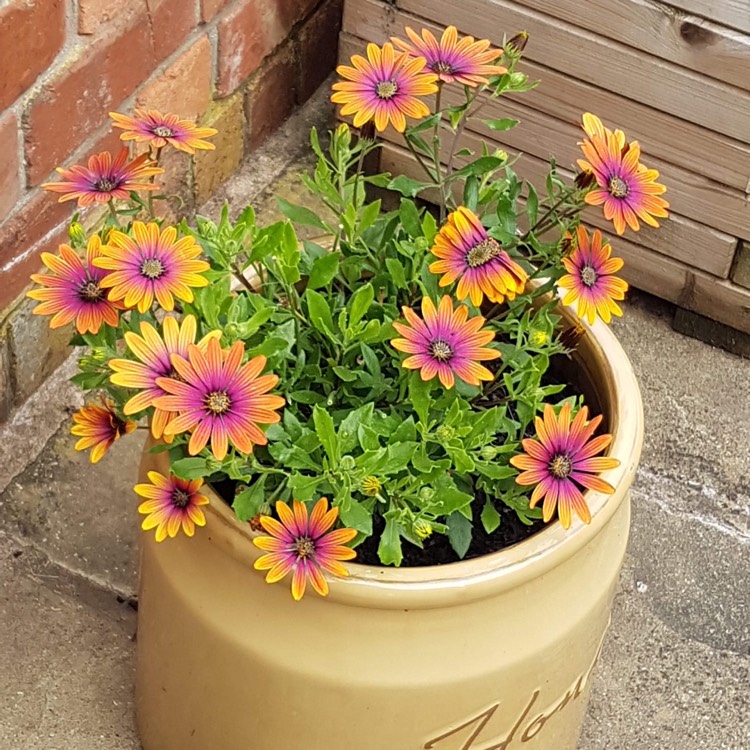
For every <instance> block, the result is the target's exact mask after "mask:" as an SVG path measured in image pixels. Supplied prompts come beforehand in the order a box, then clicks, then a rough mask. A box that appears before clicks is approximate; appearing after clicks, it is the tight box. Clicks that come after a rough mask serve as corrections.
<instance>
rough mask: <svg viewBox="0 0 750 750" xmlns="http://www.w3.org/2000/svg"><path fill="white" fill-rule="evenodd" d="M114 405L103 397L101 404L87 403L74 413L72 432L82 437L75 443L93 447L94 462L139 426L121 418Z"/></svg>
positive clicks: (81, 448) (82, 448)
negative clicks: (116, 441)
mask: <svg viewBox="0 0 750 750" xmlns="http://www.w3.org/2000/svg"><path fill="white" fill-rule="evenodd" d="M114 406H115V405H114V402H112V401H110V400H108V399H105V398H103V397H102V405H101V406H99V405H98V404H86V405H85V406H83V407H81V408H80V409H79V410H78V411H77V412H76V413H75V414H74V415H73V421H74V422H75V424H74V425H73V427H72V428H71V430H70V432H71V434H73V435H75V436H76V437H78V438H80V440H78V442H77V443H76V444H75V449H76V450H77V451H85V450H87V449H88V448H92V447H93V450H92V451H91V463H92V464H95V463H97V462H99V461H101V459H102V457H103V456H104V454H105V453H106V452H107V451H108V450H109V449H110V448H111V447H112V445H113V444H114V442H115V440H119V439H120V437H122V436H123V435H127V434H128V433H130V432H132V431H133V430H134V429H135V428H136V427H137V425H136V423H135V422H132V421H130V420H129V419H122V418H120V416H119V415H118V414H117V412H116V411H115V409H114Z"/></svg>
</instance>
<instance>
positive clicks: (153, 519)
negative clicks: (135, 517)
mask: <svg viewBox="0 0 750 750" xmlns="http://www.w3.org/2000/svg"><path fill="white" fill-rule="evenodd" d="M148 479H149V482H150V484H148V483H144V484H136V486H135V487H134V488H133V489H134V490H135V491H136V494H138V495H140V496H141V497H145V498H146V501H145V502H143V503H141V504H140V505H139V506H138V512H139V513H142V514H143V515H145V516H146V518H144V519H143V523H142V524H141V528H142V529H143V530H144V531H149V530H150V529H154V528H155V529H156V541H157V542H163V541H164V540H165V539H166V538H167V537H170V538H172V539H174V537H176V536H177V532H178V531H179V530H180V528H182V530H183V531H184V532H185V534H186V535H187V536H193V534H195V527H196V526H205V525H206V516H205V515H204V514H203V511H202V510H201V505H208V498H207V497H206V496H205V495H204V494H202V493H201V492H198V490H199V489H200V488H201V486H202V485H203V480H202V479H192V480H188V479H180V478H179V477H176V476H175V475H174V474H170V475H169V478H167V477H165V476H164V475H163V474H159V472H158V471H149V473H148Z"/></svg>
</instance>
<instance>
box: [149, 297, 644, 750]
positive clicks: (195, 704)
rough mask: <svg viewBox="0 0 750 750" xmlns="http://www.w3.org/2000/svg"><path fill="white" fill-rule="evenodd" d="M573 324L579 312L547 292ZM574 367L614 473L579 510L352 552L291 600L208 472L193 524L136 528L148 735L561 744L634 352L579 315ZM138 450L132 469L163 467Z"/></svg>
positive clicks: (631, 453) (596, 621)
mask: <svg viewBox="0 0 750 750" xmlns="http://www.w3.org/2000/svg"><path fill="white" fill-rule="evenodd" d="M560 311H561V313H562V314H563V315H564V317H565V318H566V321H567V324H568V325H574V324H575V323H577V319H576V318H575V317H574V315H573V314H572V312H571V311H569V310H567V309H564V308H563V307H562V306H561V308H560ZM583 328H584V331H585V332H584V335H583V338H582V340H581V342H580V344H579V347H578V351H577V353H576V358H575V361H574V367H575V378H576V381H577V382H578V383H579V384H580V385H581V387H582V389H583V390H584V392H585V393H586V396H587V401H588V403H589V404H590V406H591V408H592V411H593V412H594V413H596V412H597V411H602V412H603V413H604V414H605V415H607V420H608V429H609V431H610V432H612V433H613V436H614V439H613V442H612V445H611V448H610V452H609V455H612V456H614V457H616V458H618V459H619V460H620V466H619V467H618V468H617V469H613V470H611V471H608V472H605V473H604V474H603V475H602V476H603V477H604V478H605V479H606V480H607V481H609V482H610V483H611V484H613V485H614V486H615V487H616V488H617V491H616V493H615V494H614V495H611V496H605V495H601V494H598V493H595V492H590V491H589V492H587V493H586V497H587V501H588V503H589V506H590V508H591V512H592V522H591V524H590V525H589V526H585V525H583V524H582V523H580V522H579V521H578V520H577V519H576V520H574V522H573V527H572V528H571V529H570V530H569V531H567V532H566V531H565V530H563V528H562V527H561V526H560V524H559V522H554V523H552V524H550V525H549V526H548V527H547V528H546V529H544V530H543V531H541V532H540V533H538V534H536V535H535V536H533V537H531V538H529V539H527V540H526V541H523V542H521V543H520V544H517V545H515V546H513V547H510V548H508V549H505V550H503V551H501V552H496V553H494V554H490V555H486V556H484V557H481V558H477V559H473V560H468V561H463V562H456V563H452V564H449V565H443V566H435V567H424V568H410V569H403V570H400V569H397V568H380V567H366V566H362V565H357V564H352V565H350V566H349V568H350V570H351V577H350V578H347V579H341V580H331V581H330V596H329V597H327V598H325V599H324V598H320V597H318V596H316V595H315V594H314V593H312V592H310V593H309V595H308V596H306V597H305V598H304V599H303V600H302V601H301V602H294V601H293V600H292V597H291V595H290V593H289V587H288V586H287V585H285V584H284V583H281V584H276V585H272V586H270V585H267V584H266V583H265V581H264V578H263V575H262V574H261V573H259V572H257V571H255V570H253V567H252V565H253V562H254V560H255V559H257V557H258V555H259V554H260V551H259V550H258V549H257V548H256V547H255V546H254V545H253V544H252V542H251V539H252V532H251V530H250V526H249V524H240V523H239V522H238V521H237V520H236V518H235V517H234V514H233V512H232V511H231V509H229V508H228V507H227V506H226V505H225V503H224V502H222V501H221V500H220V499H219V498H218V497H217V496H216V495H214V494H212V493H211V491H210V490H209V491H208V492H209V495H210V497H211V503H210V505H209V506H207V513H206V515H207V525H206V527H205V528H203V529H197V531H196V535H195V537H194V538H192V539H188V538H185V537H184V536H179V537H178V538H176V539H168V540H166V541H164V542H162V543H156V542H155V541H154V539H153V535H151V534H149V535H144V545H143V552H142V562H141V588H140V606H139V614H138V663H137V679H136V706H137V720H138V726H139V730H140V734H141V738H142V742H143V746H144V748H145V750H430V749H432V748H434V750H514V749H515V748H519V749H520V748H523V749H524V750H574V748H575V747H576V743H577V740H578V735H579V731H580V727H581V723H582V721H583V716H584V713H585V710H586V704H587V701H588V693H589V689H590V684H591V673H592V670H593V669H594V666H595V664H596V661H597V657H598V654H599V652H600V650H601V647H602V642H603V639H604V637H605V632H606V630H607V626H608V624H609V621H610V610H611V605H612V597H613V593H614V590H615V585H616V583H617V579H618V574H619V572H620V568H621V566H622V562H623V557H624V554H625V547H626V543H627V539H628V529H629V521H630V503H629V496H628V491H629V488H630V485H631V483H632V480H633V477H634V475H635V471H636V467H637V464H638V459H639V455H640V451H641V445H642V441H643V416H642V405H641V398H640V394H639V390H638V385H637V383H636V380H635V377H634V375H633V371H632V368H631V366H630V363H629V362H628V359H627V357H626V356H625V353H624V352H623V350H622V348H621V347H620V345H619V343H618V342H617V339H616V338H615V336H614V335H613V334H612V332H611V331H610V330H609V329H608V328H607V327H606V326H605V325H604V324H602V323H600V322H597V323H596V324H594V325H593V326H586V325H584V326H583ZM166 462H167V458H166V454H165V453H156V454H149V453H144V456H143V462H142V466H141V473H142V474H144V475H145V472H146V471H147V470H150V469H156V470H160V471H162V472H165V471H167V470H168V468H167V466H166Z"/></svg>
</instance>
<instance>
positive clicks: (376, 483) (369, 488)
mask: <svg viewBox="0 0 750 750" xmlns="http://www.w3.org/2000/svg"><path fill="white" fill-rule="evenodd" d="M382 488H383V483H382V482H381V481H380V480H379V479H378V478H377V477H365V478H364V479H363V480H362V492H364V493H365V495H367V496H368V497H375V496H376V495H378V494H380V490H381V489H382Z"/></svg>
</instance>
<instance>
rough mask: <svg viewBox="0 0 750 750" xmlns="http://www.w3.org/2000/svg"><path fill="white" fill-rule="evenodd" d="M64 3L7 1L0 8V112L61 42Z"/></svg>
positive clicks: (53, 0)
mask: <svg viewBox="0 0 750 750" xmlns="http://www.w3.org/2000/svg"><path fill="white" fill-rule="evenodd" d="M65 6H66V2H65V0H25V1H24V0H11V2H10V4H8V5H6V6H5V7H3V8H2V9H0V71H2V72H0V111H2V110H3V109H5V108H6V107H7V106H8V105H10V104H12V103H13V102H14V101H15V100H16V99H17V98H18V97H19V96H20V95H21V94H22V93H23V92H24V91H26V89H27V88H28V87H29V86H31V84H32V83H34V81H35V80H36V78H37V76H38V75H39V74H40V73H43V72H44V71H45V70H46V69H47V68H48V67H49V64H50V63H51V62H52V60H53V59H54V58H55V56H56V55H57V53H58V52H59V51H60V49H62V46H63V43H64V42H65Z"/></svg>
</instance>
